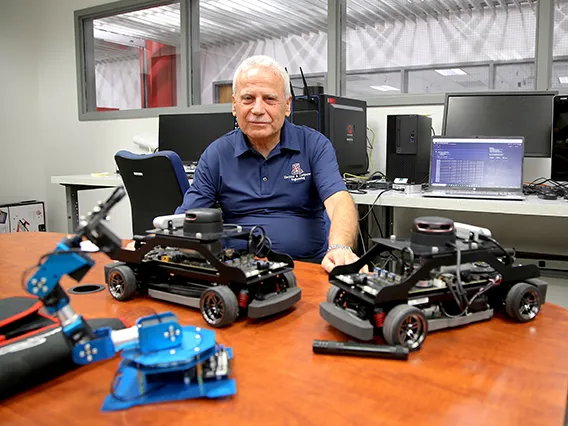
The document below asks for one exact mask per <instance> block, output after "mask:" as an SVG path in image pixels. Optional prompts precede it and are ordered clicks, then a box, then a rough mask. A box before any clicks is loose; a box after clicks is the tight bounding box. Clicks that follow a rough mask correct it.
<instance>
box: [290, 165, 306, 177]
mask: <svg viewBox="0 0 568 426" xmlns="http://www.w3.org/2000/svg"><path fill="white" fill-rule="evenodd" d="M302 173H304V171H303V170H302V168H301V167H300V163H294V164H292V174H293V175H295V176H297V175H301V174H302Z"/></svg>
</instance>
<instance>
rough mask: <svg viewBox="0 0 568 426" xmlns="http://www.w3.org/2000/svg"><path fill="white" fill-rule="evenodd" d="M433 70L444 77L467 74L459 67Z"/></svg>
mask: <svg viewBox="0 0 568 426" xmlns="http://www.w3.org/2000/svg"><path fill="white" fill-rule="evenodd" d="M434 71H436V72H437V73H438V74H440V75H443V76H444V77H449V76H451V75H467V73H466V72H465V71H464V70H462V69H461V68H448V69H444V70H434Z"/></svg>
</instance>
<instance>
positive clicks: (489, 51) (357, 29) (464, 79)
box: [346, 0, 565, 96]
mask: <svg viewBox="0 0 568 426" xmlns="http://www.w3.org/2000/svg"><path fill="white" fill-rule="evenodd" d="M562 1H565V0H562ZM535 32H536V7H535V5H534V3H533V2H529V1H522V0H521V1H514V2H513V1H509V0H501V1H491V2H488V1H484V2H463V1H460V2H455V1H450V2H449V1H438V0H421V1H401V2H394V1H381V2H375V1H371V0H347V34H346V56H347V57H346V63H347V76H348V78H347V81H346V87H347V93H358V94H359V96H365V95H366V96H377V95H378V94H379V93H378V92H377V89H376V87H375V86H377V84H375V82H374V81H370V83H371V84H368V85H367V87H364V84H363V83H362V81H360V80H350V79H349V75H350V74H351V75H353V74H355V75H362V74H364V73H366V72H368V71H369V70H372V71H373V73H376V72H380V71H382V70H384V71H387V70H388V71H392V70H393V69H399V70H400V71H401V72H402V73H403V75H402V77H397V76H395V75H394V74H392V76H391V80H390V81H391V82H395V81H396V83H395V84H384V86H390V87H393V88H396V89H399V90H400V92H401V93H443V92H446V91H452V92H454V91H479V90H488V89H493V88H495V89H497V84H495V87H493V81H497V80H499V82H500V86H502V87H505V86H507V87H509V88H511V89H512V90H523V89H526V88H529V85H530V84H532V85H533V86H532V87H534V70H535V68H534V58H535V45H536V36H535ZM511 60H514V61H517V62H522V64H520V65H518V66H517V65H514V66H513V67H509V68H506V67H503V68H501V69H500V71H501V74H500V75H499V76H495V74H493V73H494V72H496V71H497V67H493V64H494V63H500V62H509V61H511ZM525 63H529V64H533V66H532V67H531V66H527V65H525ZM531 73H532V74H531ZM496 77H498V78H496ZM505 77H507V78H510V80H506V79H505ZM405 81H407V83H406V84H403V83H404V82H405ZM405 85H406V87H404V86H405ZM379 86H381V85H379ZM389 92H394V90H391V89H389V90H386V88H384V93H383V94H388V93H389Z"/></svg>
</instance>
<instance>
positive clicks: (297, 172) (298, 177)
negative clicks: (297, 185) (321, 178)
mask: <svg viewBox="0 0 568 426" xmlns="http://www.w3.org/2000/svg"><path fill="white" fill-rule="evenodd" d="M311 175H312V174H311V173H304V171H303V170H302V167H301V166H300V163H294V164H292V171H291V172H290V174H289V175H285V176H284V179H290V182H301V181H304V180H306V177H307V176H311Z"/></svg>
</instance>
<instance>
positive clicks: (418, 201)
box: [51, 173, 568, 217]
mask: <svg viewBox="0 0 568 426" xmlns="http://www.w3.org/2000/svg"><path fill="white" fill-rule="evenodd" d="M51 183H58V184H60V185H78V186H80V185H86V186H87V185H88V186H100V187H107V188H113V187H116V186H118V185H121V184H122V179H121V178H120V175H118V174H104V175H101V174H99V173H93V174H88V175H70V176H52V177H51ZM380 193H381V191H380V190H368V191H367V193H366V194H351V197H353V201H355V204H362V205H372V204H373V202H375V200H376V198H377V195H379V194H380ZM375 205H376V206H385V207H403V208H411V209H432V210H452V211H466V212H473V213H475V212H484V213H503V214H513V215H514V214H519V215H529V216H554V217H568V201H567V200H564V199H562V198H559V199H558V200H542V199H540V198H538V197H537V196H536V195H530V196H528V197H527V199H526V200H525V201H497V200H474V199H461V198H460V199H458V198H430V197H423V196H422V195H421V194H412V195H405V194H403V193H400V192H397V191H388V192H385V193H384V194H383V195H381V196H380V197H379V199H378V200H377V201H376V203H375Z"/></svg>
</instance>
